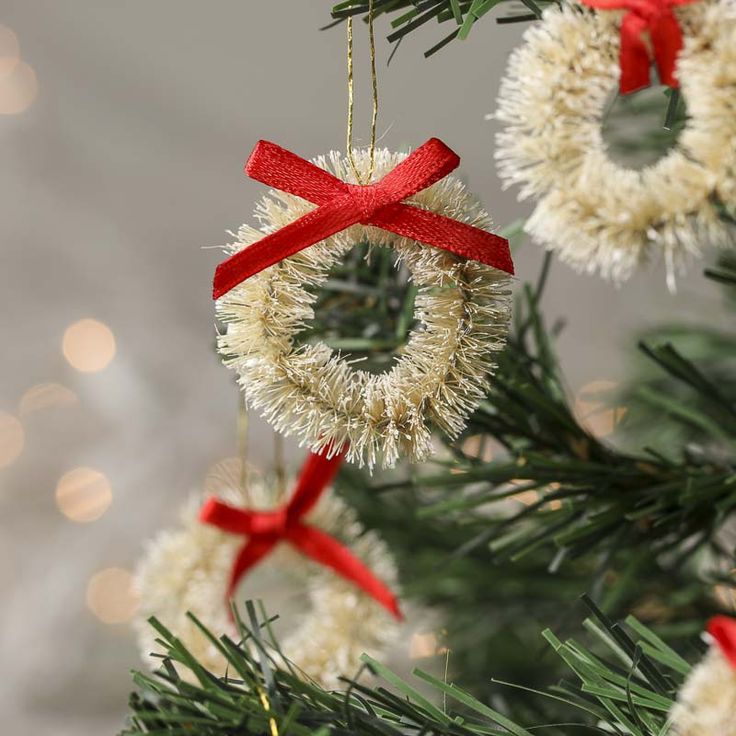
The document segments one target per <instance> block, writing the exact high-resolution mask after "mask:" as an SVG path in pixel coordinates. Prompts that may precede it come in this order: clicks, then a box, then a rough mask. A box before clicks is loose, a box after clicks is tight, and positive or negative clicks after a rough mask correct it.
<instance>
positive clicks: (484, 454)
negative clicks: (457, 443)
mask: <svg viewBox="0 0 736 736" xmlns="http://www.w3.org/2000/svg"><path fill="white" fill-rule="evenodd" d="M463 452H464V453H465V454H466V455H467V456H468V457H474V458H478V460H482V461H483V462H484V463H489V462H491V460H493V446H492V444H491V438H490V436H489V435H483V434H474V435H473V436H472V437H468V438H467V439H466V440H465V441H464V442H463Z"/></svg>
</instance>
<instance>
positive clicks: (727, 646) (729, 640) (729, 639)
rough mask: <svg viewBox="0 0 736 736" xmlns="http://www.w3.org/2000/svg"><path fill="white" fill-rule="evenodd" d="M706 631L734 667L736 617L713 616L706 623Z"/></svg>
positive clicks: (735, 656)
mask: <svg viewBox="0 0 736 736" xmlns="http://www.w3.org/2000/svg"><path fill="white" fill-rule="evenodd" d="M708 633H709V634H710V635H711V636H712V637H713V638H714V639H715V640H716V643H717V644H718V646H719V647H720V649H721V651H722V652H723V656H724V657H726V659H727V660H728V661H729V662H730V663H731V664H732V665H733V667H734V668H736V619H733V618H729V617H728V616H715V617H714V618H712V619H711V620H710V622H709V623H708Z"/></svg>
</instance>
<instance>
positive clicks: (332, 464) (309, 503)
mask: <svg viewBox="0 0 736 736" xmlns="http://www.w3.org/2000/svg"><path fill="white" fill-rule="evenodd" d="M343 455H344V453H338V454H335V455H333V456H332V457H330V458H328V457H326V455H317V454H315V453H311V452H310V453H309V457H308V458H307V461H306V462H305V463H304V466H303V467H302V470H301V472H300V473H299V478H298V479H297V483H296V488H295V489H294V494H293V495H292V497H291V500H290V501H289V502H288V503H287V504H285V505H284V506H282V507H281V508H279V509H275V510H274V511H251V510H250V509H239V508H236V507H234V506H230V505H229V504H226V503H223V502H222V501H220V500H219V499H217V498H214V497H211V498H208V499H207V501H205V503H204V506H203V507H202V509H201V511H200V512H199V520H200V521H202V522H204V523H205V524H212V525H213V526H216V527H217V528H218V529H222V530H223V531H225V532H229V533H230V534H245V535H246V536H247V537H248V539H247V540H246V542H245V543H244V544H243V546H242V548H241V549H240V551H239V552H238V555H237V557H236V558H235V562H234V563H233V567H232V571H231V573H230V581H229V583H228V588H227V599H228V600H230V598H232V596H233V594H234V592H235V589H236V588H237V585H238V583H239V581H240V579H241V578H242V577H243V575H245V574H246V573H247V572H248V570H250V569H251V568H252V567H254V566H255V565H257V564H258V563H259V562H260V561H261V560H262V559H263V558H264V557H265V556H266V555H268V554H269V552H271V551H272V550H273V548H274V547H275V546H276V545H277V544H278V543H279V542H288V543H289V544H291V545H292V546H293V547H296V549H298V550H299V551H300V552H301V553H302V554H303V555H306V556H307V557H311V558H312V559H313V560H315V561H317V562H319V563H320V564H321V565H324V566H325V567H329V568H331V569H333V570H334V571H335V572H336V573H337V574H338V575H342V577H344V578H346V579H347V580H350V581H351V582H353V583H355V584H356V585H357V586H358V587H359V588H361V589H362V590H364V591H365V592H366V593H367V594H368V595H369V596H371V597H372V598H374V599H375V600H376V601H378V602H379V603H380V604H381V605H382V606H383V607H384V608H387V609H388V610H389V611H390V612H391V613H392V614H393V615H394V616H395V617H396V618H397V619H399V620H401V618H402V615H401V611H400V610H399V604H398V603H397V601H396V598H395V596H394V595H393V593H392V592H391V591H390V590H389V588H388V587H387V586H386V585H385V584H384V583H382V582H381V581H380V580H379V579H378V578H377V577H376V576H375V575H374V574H373V573H372V572H371V571H370V570H369V569H368V568H367V567H366V566H365V565H364V564H363V563H362V562H361V561H360V560H359V559H358V558H357V557H355V556H354V555H353V554H352V552H350V550H349V549H348V548H347V547H345V546H344V545H342V544H340V542H338V541H337V540H336V539H335V538H334V537H331V536H330V535H329V534H326V533H325V532H323V531H322V530H320V529H317V528H316V527H314V526H310V525H309V524H306V523H305V522H304V521H303V517H304V516H305V514H307V513H309V511H311V510H312V508H314V506H315V504H316V503H317V501H318V500H319V498H320V496H321V495H322V493H323V492H324V490H325V489H326V488H327V486H328V485H329V484H330V482H331V481H332V479H333V478H334V477H335V474H336V473H337V470H338V468H339V466H340V463H341V462H342V459H343Z"/></svg>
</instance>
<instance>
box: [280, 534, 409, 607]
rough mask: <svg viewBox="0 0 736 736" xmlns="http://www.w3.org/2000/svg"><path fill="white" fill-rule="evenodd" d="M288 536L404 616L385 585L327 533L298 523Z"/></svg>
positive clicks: (310, 554)
mask: <svg viewBox="0 0 736 736" xmlns="http://www.w3.org/2000/svg"><path fill="white" fill-rule="evenodd" d="M287 538H288V540H289V542H291V543H292V544H293V545H294V546H295V547H296V548H297V549H299V550H300V551H301V552H302V553H303V554H305V555H307V556H308V557H311V558H312V559H313V560H315V561H316V562H319V563H320V564H321V565H324V566H325V567H329V568H331V569H332V570H334V571H335V572H336V573H337V574H338V575H341V576H342V577H344V578H345V579H346V580H349V581H350V582H352V583H355V585H357V586H358V587H359V588H360V589H361V590H363V591H364V592H365V593H367V594H368V595H369V596H370V597H371V598H373V599H374V600H376V601H377V602H378V603H380V604H381V605H382V606H383V607H384V608H385V609H387V610H388V611H389V612H390V613H391V614H393V616H395V617H396V618H397V619H399V620H402V619H403V616H402V615H401V611H400V610H399V604H398V602H397V600H396V596H394V594H393V593H392V592H391V590H390V589H389V588H388V586H387V585H385V584H384V583H383V582H381V581H380V580H379V579H378V578H377V577H376V576H375V575H374V574H373V573H372V572H371V571H370V570H369V569H368V568H367V567H366V566H365V565H364V564H363V563H362V562H361V561H360V560H359V559H358V558H357V557H355V556H354V555H353V554H352V552H350V550H349V549H348V548H347V547H345V546H343V545H342V544H340V542H338V541H337V540H336V539H334V538H333V537H331V536H330V535H329V534H325V532H323V531H321V530H320V529H317V528H315V527H312V526H306V525H304V524H298V525H296V526H294V527H292V528H291V529H290V530H289V534H288V537H287Z"/></svg>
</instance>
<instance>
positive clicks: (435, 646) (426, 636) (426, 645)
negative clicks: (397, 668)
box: [409, 631, 448, 659]
mask: <svg viewBox="0 0 736 736" xmlns="http://www.w3.org/2000/svg"><path fill="white" fill-rule="evenodd" d="M447 652H448V649H447V647H446V646H443V645H441V644H440V643H439V640H438V638H437V634H434V633H432V632H431V631H425V632H420V631H418V632H416V633H415V634H412V637H411V641H410V642H409V659H427V658H428V657H436V656H437V655H438V654H447Z"/></svg>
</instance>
